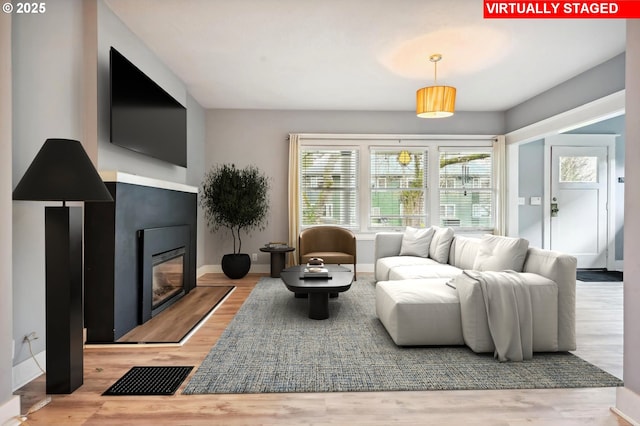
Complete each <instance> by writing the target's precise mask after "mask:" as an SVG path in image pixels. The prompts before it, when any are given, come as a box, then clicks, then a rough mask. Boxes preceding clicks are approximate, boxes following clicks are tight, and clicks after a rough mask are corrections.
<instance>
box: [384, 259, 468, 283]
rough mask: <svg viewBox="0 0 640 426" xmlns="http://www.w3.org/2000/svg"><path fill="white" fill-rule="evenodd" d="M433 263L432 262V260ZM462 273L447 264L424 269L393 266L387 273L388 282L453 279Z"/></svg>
mask: <svg viewBox="0 0 640 426" xmlns="http://www.w3.org/2000/svg"><path fill="white" fill-rule="evenodd" d="M432 261H433V260H432ZM461 273H462V269H459V268H456V267H455V266H451V265H448V264H446V263H445V264H442V263H435V261H434V263H433V265H429V266H428V267H425V266H424V265H404V266H394V267H393V268H392V269H391V271H389V279H390V280H411V279H420V278H422V279H428V278H453V277H455V276H456V275H458V274H461Z"/></svg>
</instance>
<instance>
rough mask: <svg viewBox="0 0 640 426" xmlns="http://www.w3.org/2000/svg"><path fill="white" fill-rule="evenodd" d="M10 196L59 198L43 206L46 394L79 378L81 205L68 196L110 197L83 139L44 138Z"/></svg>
mask: <svg viewBox="0 0 640 426" xmlns="http://www.w3.org/2000/svg"><path fill="white" fill-rule="evenodd" d="M13 199H14V200H32V201H62V206H57V207H51V206H47V207H45V262H46V284H45V285H46V337H47V339H46V341H47V342H46V357H47V377H46V382H47V384H46V391H47V393H48V394H61V393H71V392H73V391H74V390H76V389H77V388H78V387H80V386H81V385H82V382H83V354H82V350H83V334H82V333H83V323H82V293H83V290H82V208H81V207H68V206H67V205H66V202H67V201H113V198H112V197H111V194H110V193H109V190H108V189H107V187H106V186H105V184H104V183H103V182H102V179H100V176H99V175H98V172H97V171H96V169H95V167H94V166H93V164H92V163H91V160H90V159H89V156H88V155H87V153H86V152H85V150H84V148H83V147H82V144H81V143H80V142H78V141H76V140H70V139H47V140H46V141H45V143H44V145H43V146H42V148H41V149H40V151H39V152H38V154H37V155H36V157H35V158H34V160H33V162H32V163H31V165H30V166H29V168H28V169H27V171H26V172H25V174H24V176H23V177H22V179H21V180H20V182H19V183H18V185H17V186H16V188H15V190H14V191H13Z"/></svg>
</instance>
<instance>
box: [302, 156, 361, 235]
mask: <svg viewBox="0 0 640 426" xmlns="http://www.w3.org/2000/svg"><path fill="white" fill-rule="evenodd" d="M357 175H358V151H357V150H355V149H315V148H307V147H304V148H302V149H301V150H300V197H301V199H300V208H301V210H302V211H301V215H300V217H301V221H302V223H301V225H302V226H312V225H320V224H333V225H340V226H345V227H349V228H355V227H357V225H358V221H357V218H358V202H357V201H358V193H357V190H358V185H357V184H358V179H357Z"/></svg>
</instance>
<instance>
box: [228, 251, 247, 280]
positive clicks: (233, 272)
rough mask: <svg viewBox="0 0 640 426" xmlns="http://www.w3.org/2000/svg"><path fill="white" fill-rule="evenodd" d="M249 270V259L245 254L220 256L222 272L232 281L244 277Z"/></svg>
mask: <svg viewBox="0 0 640 426" xmlns="http://www.w3.org/2000/svg"><path fill="white" fill-rule="evenodd" d="M249 269H251V258H250V257H249V255H248V254H247V253H237V254H225V255H224V256H222V272H224V274H225V275H226V276H227V277H229V278H231V279H232V280H237V279H240V278H242V277H244V276H245V275H247V274H248V273H249Z"/></svg>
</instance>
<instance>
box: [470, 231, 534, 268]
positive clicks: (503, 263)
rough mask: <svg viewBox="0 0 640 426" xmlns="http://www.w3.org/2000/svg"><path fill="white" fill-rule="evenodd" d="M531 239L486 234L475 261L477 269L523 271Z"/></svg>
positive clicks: (481, 241) (474, 265)
mask: <svg viewBox="0 0 640 426" xmlns="http://www.w3.org/2000/svg"><path fill="white" fill-rule="evenodd" d="M528 248H529V241H527V240H525V239H524V238H511V237H502V236H498V235H484V236H483V237H482V239H481V240H480V247H479V249H478V254H477V255H476V259H475V261H474V262H473V269H474V270H476V271H506V270H512V271H516V272H522V267H523V265H524V259H525V257H526V256H527V249H528Z"/></svg>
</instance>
